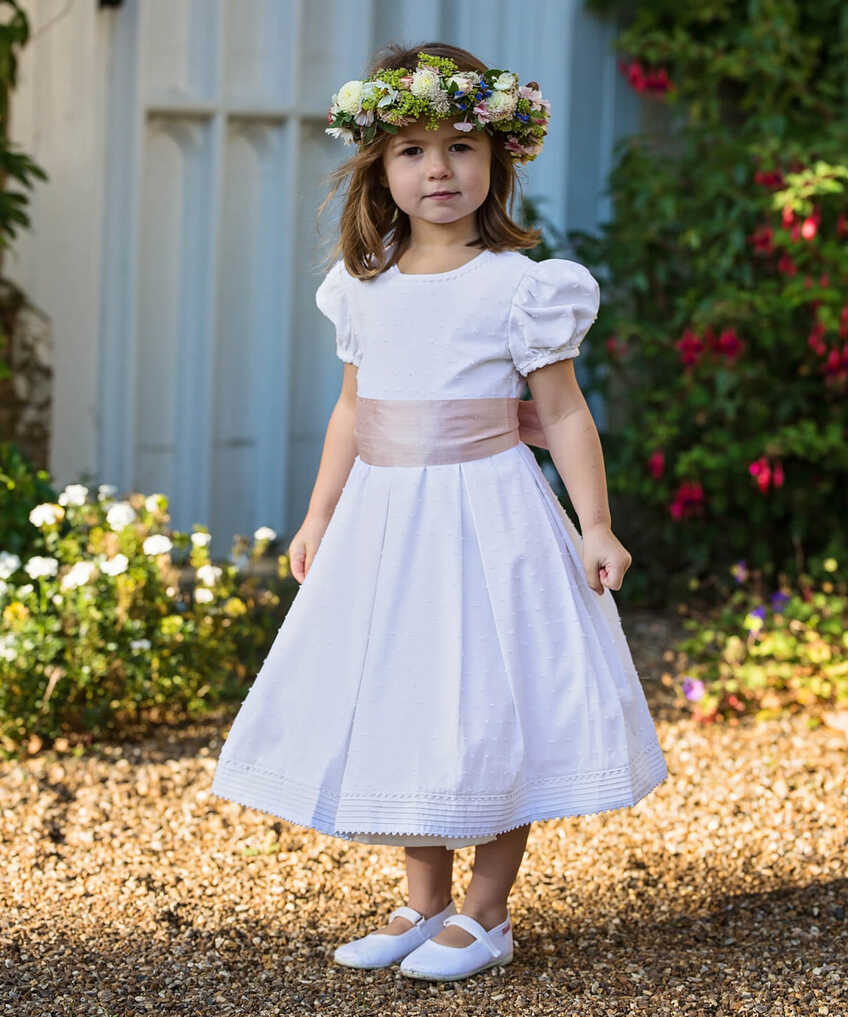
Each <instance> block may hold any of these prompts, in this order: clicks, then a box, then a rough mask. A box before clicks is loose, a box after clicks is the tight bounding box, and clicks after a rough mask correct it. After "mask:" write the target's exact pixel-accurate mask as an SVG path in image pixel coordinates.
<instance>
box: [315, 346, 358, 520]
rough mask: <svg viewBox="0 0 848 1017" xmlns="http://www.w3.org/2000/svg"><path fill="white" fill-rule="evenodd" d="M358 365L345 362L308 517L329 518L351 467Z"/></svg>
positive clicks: (354, 443)
mask: <svg viewBox="0 0 848 1017" xmlns="http://www.w3.org/2000/svg"><path fill="white" fill-rule="evenodd" d="M358 373H359V368H358V367H355V366H354V365H353V364H348V363H345V365H344V376H343V378H342V387H341V392H340V393H339V398H338V399H337V400H336V405H335V407H334V408H333V412H332V413H331V414H330V420H329V422H328V424H327V433H326V435H325V436H324V446H323V448H322V450H321V461H320V462H319V464H318V474H317V476H316V477H315V485H314V487H313V488H312V495H311V497H310V499H309V507H308V509H307V511H306V514H307V516H312V517H315V518H319V519H326V520H327V522H329V520H330V516H332V514H333V509H335V507H336V502H337V501H338V500H339V495H340V494H341V491H342V488H343V487H344V485H345V481H346V480H347V476H348V474H349V473H350V469H351V467H352V466H353V460H354V457H355V456H356V437H355V435H354V433H353V425H354V419H355V414H356V376H357V374H358Z"/></svg>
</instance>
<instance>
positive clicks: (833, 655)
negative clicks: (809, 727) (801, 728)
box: [676, 558, 848, 722]
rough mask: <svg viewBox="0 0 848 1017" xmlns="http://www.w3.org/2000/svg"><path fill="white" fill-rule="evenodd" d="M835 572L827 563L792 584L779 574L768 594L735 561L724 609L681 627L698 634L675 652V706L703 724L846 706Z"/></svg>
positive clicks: (847, 678)
mask: <svg viewBox="0 0 848 1017" xmlns="http://www.w3.org/2000/svg"><path fill="white" fill-rule="evenodd" d="M838 568H839V563H838V562H837V560H836V559H835V558H826V559H824V561H823V562H820V563H816V565H815V567H814V568H813V569H811V572H810V573H809V574H808V573H802V574H801V575H800V577H799V579H798V583H797V585H795V586H793V585H791V584H790V582H789V579H788V577H787V576H786V575H783V576H781V577H780V582H779V585H778V586H777V588H775V589H774V590H772V592H771V593H770V594H768V595H767V594H766V592H765V591H766V590H768V589H769V588H770V587H769V584H767V583H766V582H765V581H764V578H763V576H762V574H761V573H759V572H757V571H749V569H748V567H747V565H746V563H745V562H744V561H740V562H737V564H736V566H735V567H734V569H733V573H734V576H735V578H736V582H737V584H738V588H737V589H736V591H735V592H734V593H733V594H732V595H731V597H730V598H729V599H728V601H727V603H725V604H724V605H722V607H721V608H720V609H718V610H713V611H711V612H708V613H706V614H699V615H696V616H695V617H692V618H688V619H687V620H686V621H685V622H684V625H685V626H686V628H689V629H691V630H692V632H693V635H692V636H691V637H690V638H688V639H685V640H683V641H681V642H680V643H679V644H678V645H677V647H676V649H677V650H678V651H679V653H680V657H679V659H678V662H677V665H676V671H677V681H678V683H679V684H678V686H677V688H678V705H688V706H689V707H690V708H691V710H692V713H693V715H694V716H695V717H696V718H697V719H698V720H701V721H705V722H706V721H714V720H726V719H728V718H733V717H737V716H740V715H742V714H749V713H753V714H755V715H756V717H757V718H758V719H766V718H771V717H776V716H779V715H780V714H781V713H784V712H790V713H791V712H798V711H801V710H804V711H807V710H811V708H821V707H825V706H834V707H837V708H842V709H844V708H846V707H848V596H846V583H845V580H844V578H839V577H838V576H837V569H838ZM812 712H813V713H815V712H816V711H815V710H812Z"/></svg>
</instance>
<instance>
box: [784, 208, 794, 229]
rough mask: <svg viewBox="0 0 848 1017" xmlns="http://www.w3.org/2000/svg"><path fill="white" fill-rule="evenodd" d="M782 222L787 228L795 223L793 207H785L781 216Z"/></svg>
mask: <svg viewBox="0 0 848 1017" xmlns="http://www.w3.org/2000/svg"><path fill="white" fill-rule="evenodd" d="M781 221H782V222H783V225H784V226H786V227H789V226H791V225H792V223H793V222H795V213H794V212H793V211H792V206H791V205H784V206H783V214H782V216H781Z"/></svg>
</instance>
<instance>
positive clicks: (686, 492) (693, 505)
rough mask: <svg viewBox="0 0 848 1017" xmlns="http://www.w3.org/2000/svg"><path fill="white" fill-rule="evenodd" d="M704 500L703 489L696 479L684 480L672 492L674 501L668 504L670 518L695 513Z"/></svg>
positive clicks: (678, 517) (680, 517)
mask: <svg viewBox="0 0 848 1017" xmlns="http://www.w3.org/2000/svg"><path fill="white" fill-rule="evenodd" d="M703 501H704V491H703V488H702V487H701V485H700V484H699V483H698V482H697V481H691V482H690V481H688V480H687V481H684V482H683V483H682V484H680V486H679V487H678V488H677V490H676V491H675V493H674V501H673V502H672V503H671V505H670V506H669V512H670V513H671V517H672V519H682V518H683V517H684V516H690V515H696V514H697V513H698V512H700V510H701V507H702V505H703Z"/></svg>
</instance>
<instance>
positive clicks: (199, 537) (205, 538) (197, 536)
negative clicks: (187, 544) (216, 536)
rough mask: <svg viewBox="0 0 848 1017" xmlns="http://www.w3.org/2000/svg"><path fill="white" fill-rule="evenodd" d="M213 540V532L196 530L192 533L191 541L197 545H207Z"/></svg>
mask: <svg viewBox="0 0 848 1017" xmlns="http://www.w3.org/2000/svg"><path fill="white" fill-rule="evenodd" d="M210 540H212V534H211V533H204V532H203V531H202V530H195V532H194V533H192V535H191V542H192V544H193V545H194V546H195V547H206V546H207V544H208V543H209V542H210Z"/></svg>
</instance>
